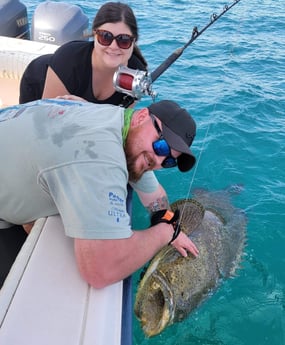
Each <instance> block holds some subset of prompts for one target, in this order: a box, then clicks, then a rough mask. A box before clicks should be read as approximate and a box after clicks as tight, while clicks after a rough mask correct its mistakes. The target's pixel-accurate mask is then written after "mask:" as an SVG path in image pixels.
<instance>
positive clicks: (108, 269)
mask: <svg viewBox="0 0 285 345" xmlns="http://www.w3.org/2000/svg"><path fill="white" fill-rule="evenodd" d="M138 195H139V197H140V199H141V201H142V203H143V204H144V206H146V208H147V209H148V210H149V211H150V212H155V211H158V210H159V209H165V208H169V204H168V199H167V196H166V193H165V191H164V189H163V187H162V186H161V185H159V186H158V188H157V189H156V191H155V192H153V193H142V192H138ZM173 231H174V229H173V226H172V225H171V224H166V223H159V224H157V225H155V226H152V227H150V228H148V229H146V230H141V231H136V230H134V231H133V234H132V236H131V237H129V238H124V239H116V240H82V239H75V255H76V259H77V264H78V267H79V271H80V273H81V275H82V277H83V278H84V279H85V280H86V281H87V282H88V283H89V284H90V285H92V286H94V287H95V288H103V287H105V286H107V285H110V284H112V283H115V282H117V281H119V280H122V279H124V278H126V277H128V276H129V275H131V274H132V273H134V272H135V271H137V270H138V269H139V268H141V267H142V266H143V265H145V264H146V263H147V262H148V261H149V260H150V259H151V258H152V257H153V256H154V255H155V254H156V253H157V252H158V251H159V250H160V249H162V248H163V247H164V246H165V245H167V244H168V243H169V242H170V241H171V239H172V236H173ZM172 245H173V246H174V247H175V248H176V249H177V250H178V251H179V252H180V254H181V255H182V256H184V257H185V256H187V255H188V253H189V252H190V253H192V254H193V255H194V256H197V255H198V250H197V248H196V246H195V245H194V243H193V242H192V241H191V240H190V239H189V238H188V237H187V236H186V235H185V234H184V233H182V232H181V233H180V234H179V236H178V237H177V238H176V240H175V241H173V243H172Z"/></svg>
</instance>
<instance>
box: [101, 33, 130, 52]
mask: <svg viewBox="0 0 285 345" xmlns="http://www.w3.org/2000/svg"><path fill="white" fill-rule="evenodd" d="M95 34H96V35H97V40H98V42H99V43H100V44H101V45H102V46H105V47H108V46H110V45H111V44H112V42H113V41H114V40H116V42H117V45H118V47H119V48H121V49H129V48H130V46H131V45H132V43H133V41H134V39H135V38H134V37H133V36H131V35H128V34H119V35H117V36H114V35H113V34H112V32H110V31H107V30H99V29H97V30H95Z"/></svg>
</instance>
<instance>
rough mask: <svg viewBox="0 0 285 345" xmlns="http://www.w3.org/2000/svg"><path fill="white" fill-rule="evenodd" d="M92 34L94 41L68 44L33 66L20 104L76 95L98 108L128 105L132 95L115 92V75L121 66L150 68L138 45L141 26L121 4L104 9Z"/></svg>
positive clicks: (22, 89) (23, 89)
mask: <svg viewBox="0 0 285 345" xmlns="http://www.w3.org/2000/svg"><path fill="white" fill-rule="evenodd" d="M92 35H93V37H94V41H92V42H87V41H72V42H68V43H66V44H64V45H62V46H61V47H60V48H58V49H57V51H56V52H55V53H54V54H49V55H44V56H41V57H39V58H37V59H35V60H34V61H32V62H31V63H30V65H29V66H28V67H27V69H26V71H25V73H24V75H23V78H22V80H21V85H20V103H25V102H29V101H32V100H35V99H39V98H53V97H56V96H61V95H76V96H79V97H82V98H84V99H85V100H87V101H89V102H93V103H109V104H114V105H123V106H124V105H127V104H128V101H127V95H125V94H123V93H119V92H116V91H115V89H114V87H113V75H114V72H115V71H116V70H117V69H118V67H119V66H120V65H125V66H128V67H130V68H133V69H140V70H146V68H147V63H146V61H145V59H144V58H143V56H142V54H141V52H140V50H139V48H138V47H137V45H136V42H137V40H138V27H137V21H136V18H135V16H134V13H133V11H132V9H131V8H130V7H129V6H128V5H126V4H123V3H120V2H108V3H106V4H104V5H103V6H102V7H101V8H100V9H99V11H98V12H97V14H96V16H95V18H94V21H93V24H92Z"/></svg>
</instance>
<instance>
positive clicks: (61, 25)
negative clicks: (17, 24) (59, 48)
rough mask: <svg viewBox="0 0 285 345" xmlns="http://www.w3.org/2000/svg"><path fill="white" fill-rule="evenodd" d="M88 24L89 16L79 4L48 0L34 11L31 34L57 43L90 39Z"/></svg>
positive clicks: (38, 39)
mask: <svg viewBox="0 0 285 345" xmlns="http://www.w3.org/2000/svg"><path fill="white" fill-rule="evenodd" d="M0 1H1V0H0ZM88 25H89V21H88V17H87V16H86V15H85V14H84V13H83V11H82V10H81V8H80V7H79V6H77V5H71V4H67V3H63V2H53V1H46V2H43V3H41V4H39V5H38V6H37V8H36V10H35V12H34V15H33V19H32V29H31V36H32V40H33V41H37V42H44V43H51V44H56V45H62V44H63V43H66V42H68V41H73V40H88V38H86V37H85V35H86V33H87V32H88Z"/></svg>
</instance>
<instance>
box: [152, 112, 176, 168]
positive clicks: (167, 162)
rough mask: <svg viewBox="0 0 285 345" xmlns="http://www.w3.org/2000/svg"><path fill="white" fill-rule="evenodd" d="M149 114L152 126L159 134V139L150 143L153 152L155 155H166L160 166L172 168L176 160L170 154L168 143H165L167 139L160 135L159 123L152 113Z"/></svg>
mask: <svg viewBox="0 0 285 345" xmlns="http://www.w3.org/2000/svg"><path fill="white" fill-rule="evenodd" d="M149 115H150V117H151V119H152V122H153V125H154V128H155V129H156V131H157V133H158V135H159V139H157V140H156V141H154V142H153V143H152V148H153V151H154V152H155V154H156V155H157V156H166V158H165V159H164V160H163V162H162V163H161V166H162V167H163V168H173V167H175V166H176V165H177V161H176V159H175V158H174V157H172V156H171V149H170V147H169V145H168V144H167V141H166V140H165V139H164V137H163V135H162V131H161V129H160V128H159V125H158V123H157V121H156V119H155V117H154V115H153V114H151V113H150V114H149Z"/></svg>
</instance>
